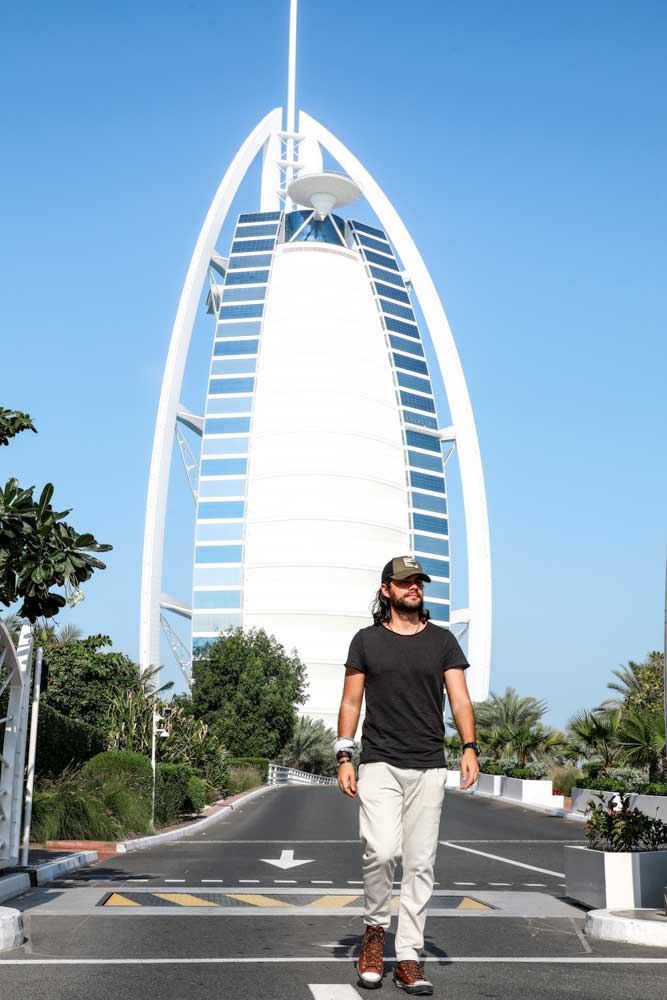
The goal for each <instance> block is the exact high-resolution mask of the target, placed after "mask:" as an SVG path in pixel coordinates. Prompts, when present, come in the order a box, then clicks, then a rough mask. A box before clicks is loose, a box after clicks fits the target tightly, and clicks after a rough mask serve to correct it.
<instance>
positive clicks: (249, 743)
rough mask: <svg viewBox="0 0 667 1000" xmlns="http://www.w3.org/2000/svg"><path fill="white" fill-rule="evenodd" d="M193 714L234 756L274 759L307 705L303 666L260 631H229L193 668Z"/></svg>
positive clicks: (210, 647)
mask: <svg viewBox="0 0 667 1000" xmlns="http://www.w3.org/2000/svg"><path fill="white" fill-rule="evenodd" d="M192 677H193V685H192V704H193V708H194V711H195V715H196V716H197V717H198V718H203V719H204V721H205V722H207V723H208V724H209V725H210V726H211V730H212V732H213V733H214V734H215V735H216V736H218V737H219V739H220V740H221V741H222V742H223V743H224V744H225V746H227V747H228V748H229V750H230V751H231V753H232V754H234V755H235V756H257V757H274V756H275V755H276V754H277V753H278V752H279V751H280V749H281V747H283V746H284V745H285V744H286V743H287V741H288V740H289V739H290V738H291V736H292V733H293V732H294V727H295V725H296V720H297V705H299V704H303V702H304V701H305V687H306V684H307V682H306V668H305V666H304V664H303V663H302V662H301V661H300V660H299V658H298V656H297V655H296V653H294V654H293V655H291V656H290V655H289V654H287V653H286V652H285V649H284V648H283V646H281V645H280V644H279V643H278V642H276V640H275V639H274V638H273V637H269V636H268V635H267V634H266V632H265V631H264V630H263V629H258V630H257V629H251V630H250V631H249V632H245V633H244V631H243V629H241V628H231V629H227V630H226V632H223V633H222V634H221V636H220V637H219V638H218V639H216V640H215V641H214V642H212V643H211V644H210V645H209V646H208V647H207V649H206V650H205V652H204V653H202V655H201V656H200V657H198V658H197V659H195V661H194V662H193V665H192Z"/></svg>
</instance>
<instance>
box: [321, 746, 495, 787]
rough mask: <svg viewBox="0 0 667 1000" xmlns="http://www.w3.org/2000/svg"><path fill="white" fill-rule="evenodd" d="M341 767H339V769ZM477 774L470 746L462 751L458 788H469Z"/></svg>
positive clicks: (476, 761)
mask: <svg viewBox="0 0 667 1000" xmlns="http://www.w3.org/2000/svg"><path fill="white" fill-rule="evenodd" d="M342 770H343V768H342V767H341V771H342ZM478 774H479V762H478V760H477V754H476V753H475V751H474V750H473V749H472V748H469V749H468V750H464V751H463V757H462V758H461V784H460V785H459V788H460V789H461V790H462V791H465V789H466V788H470V786H471V785H474V784H475V782H476V781H477V776H478ZM338 781H339V783H340V775H339V776H338Z"/></svg>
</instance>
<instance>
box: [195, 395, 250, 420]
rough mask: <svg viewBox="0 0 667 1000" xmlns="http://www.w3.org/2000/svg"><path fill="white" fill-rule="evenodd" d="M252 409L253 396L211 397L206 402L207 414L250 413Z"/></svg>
mask: <svg viewBox="0 0 667 1000" xmlns="http://www.w3.org/2000/svg"><path fill="white" fill-rule="evenodd" d="M251 410H252V396H222V397H221V398H215V399H211V398H210V397H209V400H208V402H207V404H206V416H207V417H212V416H214V415H218V414H223V413H250V411H251Z"/></svg>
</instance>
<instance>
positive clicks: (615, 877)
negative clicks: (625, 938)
mask: <svg viewBox="0 0 667 1000" xmlns="http://www.w3.org/2000/svg"><path fill="white" fill-rule="evenodd" d="M565 879H566V883H567V890H566V891H567V895H568V896H570V898H571V899H576V900H578V902H580V903H584V904H585V905H586V906H591V907H593V908H594V909H596V910H632V909H637V908H639V907H662V906H663V905H664V891H665V886H666V885H667V850H664V851H638V852H636V853H631V852H622V853H613V852H608V851H594V850H592V849H591V848H589V847H578V846H577V847H566V848H565Z"/></svg>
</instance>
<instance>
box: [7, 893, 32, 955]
mask: <svg viewBox="0 0 667 1000" xmlns="http://www.w3.org/2000/svg"><path fill="white" fill-rule="evenodd" d="M29 887H30V880H29V879H28V888H29ZM22 944H23V917H22V915H21V914H20V913H19V911H18V910H12V909H10V908H9V907H8V906H0V951H11V950H12V948H19V947H20V946H21V945H22Z"/></svg>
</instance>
